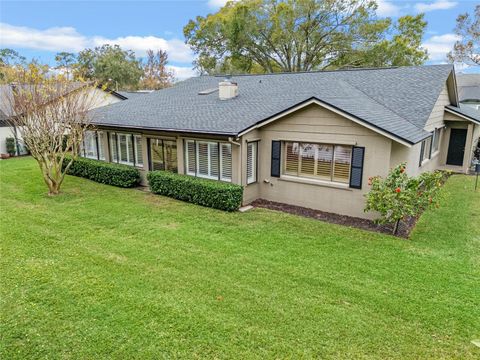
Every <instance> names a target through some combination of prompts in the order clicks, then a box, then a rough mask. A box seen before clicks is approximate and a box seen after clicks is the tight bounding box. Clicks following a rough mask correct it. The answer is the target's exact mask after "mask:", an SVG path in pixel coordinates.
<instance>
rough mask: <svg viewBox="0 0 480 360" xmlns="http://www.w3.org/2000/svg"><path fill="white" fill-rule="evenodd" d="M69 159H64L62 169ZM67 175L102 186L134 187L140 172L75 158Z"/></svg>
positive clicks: (97, 161) (138, 181) (134, 169)
mask: <svg viewBox="0 0 480 360" xmlns="http://www.w3.org/2000/svg"><path fill="white" fill-rule="evenodd" d="M69 160H70V158H67V159H65V161H64V162H63V167H64V168H65V167H66V166H67V164H68V163H69ZM67 174H68V175H74V176H80V177H83V178H86V179H90V180H93V181H96V182H99V183H102V184H107V185H113V186H118V187H124V188H129V187H134V186H137V185H138V184H139V183H140V172H139V171H138V169H136V168H134V167H132V166H127V165H121V164H113V163H108V162H104V161H99V160H92V159H85V158H81V157H79V158H76V159H75V160H74V161H73V163H72V165H71V166H70V168H69V169H68V170H67Z"/></svg>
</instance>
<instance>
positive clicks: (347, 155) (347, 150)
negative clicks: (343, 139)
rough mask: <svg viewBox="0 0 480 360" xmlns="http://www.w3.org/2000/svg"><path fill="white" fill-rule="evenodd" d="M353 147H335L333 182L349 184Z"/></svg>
mask: <svg viewBox="0 0 480 360" xmlns="http://www.w3.org/2000/svg"><path fill="white" fill-rule="evenodd" d="M351 162H352V147H351V146H342V145H335V152H334V162H333V181H337V182H343V183H349V180H350V164H351Z"/></svg>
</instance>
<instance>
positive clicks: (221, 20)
mask: <svg viewBox="0 0 480 360" xmlns="http://www.w3.org/2000/svg"><path fill="white" fill-rule="evenodd" d="M376 8H377V4H376V2H375V1H373V0H242V1H229V2H228V3H227V4H226V5H225V6H224V7H222V8H221V9H220V10H219V11H218V12H216V13H214V14H210V15H208V16H206V17H202V16H198V17H197V18H196V19H195V20H190V22H189V23H188V24H187V25H186V26H185V27H184V34H185V38H186V43H187V44H188V45H190V47H191V48H192V49H193V51H194V52H195V53H196V55H197V60H196V64H195V65H196V67H197V68H198V69H199V70H200V71H202V72H207V73H216V72H226V71H228V72H237V71H238V72H275V71H287V72H290V71H309V70H316V69H328V68H342V67H351V66H395V65H418V64H421V63H423V62H424V61H425V60H426V59H427V53H426V51H425V50H424V49H422V48H421V46H420V44H421V39H422V36H423V34H424V31H425V27H426V22H425V21H424V20H423V15H418V16H405V17H401V18H399V19H398V22H397V23H393V22H392V20H391V19H389V18H386V19H379V18H377V16H376V14H375V10H376Z"/></svg>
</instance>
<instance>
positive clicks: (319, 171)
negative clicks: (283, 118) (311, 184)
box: [283, 142, 352, 184]
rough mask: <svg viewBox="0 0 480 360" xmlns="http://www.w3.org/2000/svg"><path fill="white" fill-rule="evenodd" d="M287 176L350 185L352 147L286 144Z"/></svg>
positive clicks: (285, 165) (284, 169) (285, 163)
mask: <svg viewBox="0 0 480 360" xmlns="http://www.w3.org/2000/svg"><path fill="white" fill-rule="evenodd" d="M284 148H285V156H284V167H283V172H284V174H285V175H293V176H298V177H307V178H315V179H320V180H326V181H334V182H340V183H347V184H348V183H349V180H350V168H351V161H352V147H351V146H347V145H330V144H315V143H298V142H285V144H284Z"/></svg>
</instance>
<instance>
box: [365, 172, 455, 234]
mask: <svg viewBox="0 0 480 360" xmlns="http://www.w3.org/2000/svg"><path fill="white" fill-rule="evenodd" d="M405 168H406V164H405V163H402V164H400V165H398V166H396V167H395V168H393V169H391V170H390V172H389V174H388V176H387V177H386V178H385V179H384V178H382V177H380V176H373V177H371V178H369V179H368V183H369V185H370V186H371V189H370V192H369V193H368V194H367V195H366V197H367V203H366V207H365V211H376V212H378V213H379V215H380V218H379V219H377V220H376V221H377V222H378V223H380V224H386V223H392V224H395V225H394V228H393V234H394V235H395V234H396V233H397V230H398V225H399V224H400V221H402V220H406V219H407V218H409V217H414V218H416V217H418V216H420V214H421V213H422V212H423V211H425V210H426V209H428V208H429V207H431V206H438V203H439V201H438V200H439V191H440V188H441V186H442V184H443V183H444V182H445V180H446V178H447V177H448V175H449V173H448V172H442V171H435V172H424V173H422V174H421V175H420V176H418V177H410V176H408V175H407V173H406V171H405Z"/></svg>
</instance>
